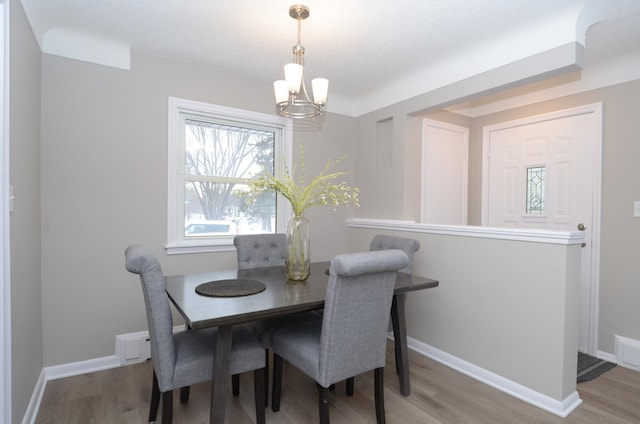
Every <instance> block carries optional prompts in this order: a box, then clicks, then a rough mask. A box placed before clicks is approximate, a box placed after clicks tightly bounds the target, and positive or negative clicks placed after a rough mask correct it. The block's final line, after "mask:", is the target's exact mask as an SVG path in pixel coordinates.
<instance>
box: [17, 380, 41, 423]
mask: <svg viewBox="0 0 640 424" xmlns="http://www.w3.org/2000/svg"><path fill="white" fill-rule="evenodd" d="M46 387H47V380H46V378H45V372H44V368H43V369H42V371H40V377H38V381H37V382H36V386H35V387H34V389H33V393H32V395H31V399H30V400H29V404H28V405H27V410H26V411H25V413H24V417H22V424H33V423H35V422H36V418H38V411H39V410H40V403H42V397H43V396H44V390H45V388H46Z"/></svg>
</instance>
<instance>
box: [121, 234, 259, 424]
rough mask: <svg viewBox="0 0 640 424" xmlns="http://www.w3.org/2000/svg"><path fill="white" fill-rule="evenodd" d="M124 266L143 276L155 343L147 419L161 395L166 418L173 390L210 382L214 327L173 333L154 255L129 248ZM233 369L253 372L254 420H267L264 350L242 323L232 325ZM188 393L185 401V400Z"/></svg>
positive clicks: (164, 419) (153, 415) (152, 419)
mask: <svg viewBox="0 0 640 424" xmlns="http://www.w3.org/2000/svg"><path fill="white" fill-rule="evenodd" d="M125 266H126V269H127V270H128V271H129V272H132V273H134V274H139V275H140V282H141V283H142V292H143V295H144V302H145V307H146V311H147V324H148V326H149V338H150V343H151V361H152V363H153V383H152V392H151V405H150V408H149V422H155V420H156V415H157V413H158V407H159V403H160V395H162V422H163V424H170V423H171V421H172V419H173V390H174V389H177V388H182V387H188V386H190V385H193V384H197V383H201V382H204V381H210V380H211V376H212V373H213V361H214V356H215V346H216V334H217V329H216V328H206V329H199V330H193V329H192V330H189V331H183V332H179V333H176V334H173V319H172V316H171V308H170V305H169V298H168V297H167V294H166V292H165V281H164V275H163V273H162V268H161V267H160V264H159V263H158V260H157V259H156V257H155V256H154V255H153V253H151V251H149V250H148V249H147V248H145V247H143V246H141V245H131V246H129V247H128V248H127V249H126V250H125ZM230 368H231V373H232V374H239V373H244V372H248V371H253V372H254V390H255V408H256V421H257V422H258V423H260V424H263V423H264V422H265V411H264V397H265V392H264V375H265V362H264V350H263V348H262V345H261V344H260V342H259V341H258V339H257V338H256V337H255V336H254V335H253V334H251V333H250V332H249V331H248V330H247V329H245V328H243V327H242V326H238V328H235V327H234V328H233V333H232V347H231V365H230ZM186 400H188V392H187V396H186V397H183V396H182V393H181V401H182V402H186Z"/></svg>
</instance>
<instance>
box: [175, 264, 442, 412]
mask: <svg viewBox="0 0 640 424" xmlns="http://www.w3.org/2000/svg"><path fill="white" fill-rule="evenodd" d="M329 266H330V262H313V263H311V272H310V275H309V277H308V278H307V279H306V280H304V281H293V280H289V279H288V278H287V276H286V274H285V270H284V266H273V267H264V268H253V269H243V270H238V269H229V270H222V271H212V272H205V273H196V274H182V275H170V276H166V277H165V283H166V292H167V295H168V296H169V299H170V300H171V302H172V303H173V305H175V307H176V309H177V311H178V312H179V313H180V314H181V315H182V317H183V318H184V320H185V322H186V325H187V326H188V327H189V328H192V329H198V328H206V327H217V328H218V331H217V341H216V352H215V357H214V364H213V375H212V387H211V405H210V422H211V423H213V424H223V423H224V419H225V406H226V398H227V396H226V394H227V390H228V380H229V376H230V369H229V368H230V361H231V339H232V336H231V334H232V331H231V329H232V327H233V326H234V325H239V324H244V323H249V322H253V321H257V320H263V319H269V318H276V317H282V316H285V315H289V314H295V313H298V312H305V311H313V310H319V309H322V308H323V306H324V300H325V294H326V289H327V284H328V279H329V276H328V269H329ZM228 280H239V281H254V282H255V281H258V282H261V283H263V285H264V287H263V289H262V291H260V292H258V293H255V294H250V295H241V296H226V295H223V296H215V295H214V296H211V295H203V294H201V293H202V291H201V290H199V292H196V288H201V287H203V284H205V283H209V282H214V281H225V282H227V281H228ZM438 284H439V282H438V281H437V280H433V279H431V278H425V277H420V276H417V275H411V274H406V273H403V272H398V273H397V277H396V285H395V290H394V296H393V301H392V306H391V321H392V326H393V332H394V341H395V355H396V358H395V360H396V370H397V372H398V376H399V380H400V392H401V393H402V394H403V395H404V396H409V394H410V393H411V389H410V382H409V360H408V348H407V333H406V321H405V300H406V295H407V293H410V292H412V291H416V290H424V289H429V288H433V287H437V286H438ZM213 382H215V384H213Z"/></svg>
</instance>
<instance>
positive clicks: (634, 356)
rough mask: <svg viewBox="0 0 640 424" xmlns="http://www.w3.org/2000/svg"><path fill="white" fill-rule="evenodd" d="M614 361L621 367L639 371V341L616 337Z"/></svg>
mask: <svg viewBox="0 0 640 424" xmlns="http://www.w3.org/2000/svg"><path fill="white" fill-rule="evenodd" d="M616 361H617V362H618V365H620V366H621V367H625V368H630V369H632V370H636V371H640V341H638V340H633V339H628V338H626V337H622V336H616Z"/></svg>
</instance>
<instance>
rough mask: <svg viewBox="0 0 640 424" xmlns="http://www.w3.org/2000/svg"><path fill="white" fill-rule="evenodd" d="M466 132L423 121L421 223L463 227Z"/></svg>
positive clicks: (428, 120)
mask: <svg viewBox="0 0 640 424" xmlns="http://www.w3.org/2000/svg"><path fill="white" fill-rule="evenodd" d="M468 158H469V129H468V128H465V127H460V126H457V125H453V124H448V123H445V122H440V121H434V120H431V119H423V122H422V166H421V169H422V176H421V183H422V201H421V222H423V223H428V224H444V225H466V224H467V190H468V169H469V166H468V161H469V159H468Z"/></svg>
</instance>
